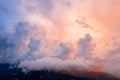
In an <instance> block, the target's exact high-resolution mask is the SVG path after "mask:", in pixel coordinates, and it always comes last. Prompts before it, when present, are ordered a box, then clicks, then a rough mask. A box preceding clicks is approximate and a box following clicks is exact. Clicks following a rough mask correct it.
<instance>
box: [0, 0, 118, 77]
mask: <svg viewBox="0 0 120 80" xmlns="http://www.w3.org/2000/svg"><path fill="white" fill-rule="evenodd" d="M119 9H120V1H119V0H106V1H104V0H100V1H96V0H76V1H73V0H19V1H15V0H8V1H6V0H1V1H0V19H1V20H0V62H1V63H3V62H4V63H10V64H17V66H18V67H20V68H23V69H29V70H41V69H49V70H54V69H55V70H62V69H71V68H76V69H80V70H84V69H88V68H92V67H99V68H100V69H101V71H103V72H107V73H110V74H113V75H117V76H118V77H119V76H120V71H119V70H120V60H119V58H120V46H119V44H120V41H119V40H120V38H119V36H120V31H119V30H120V29H119V28H120V27H119V26H120V23H119V19H120V11H119Z"/></svg>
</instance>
